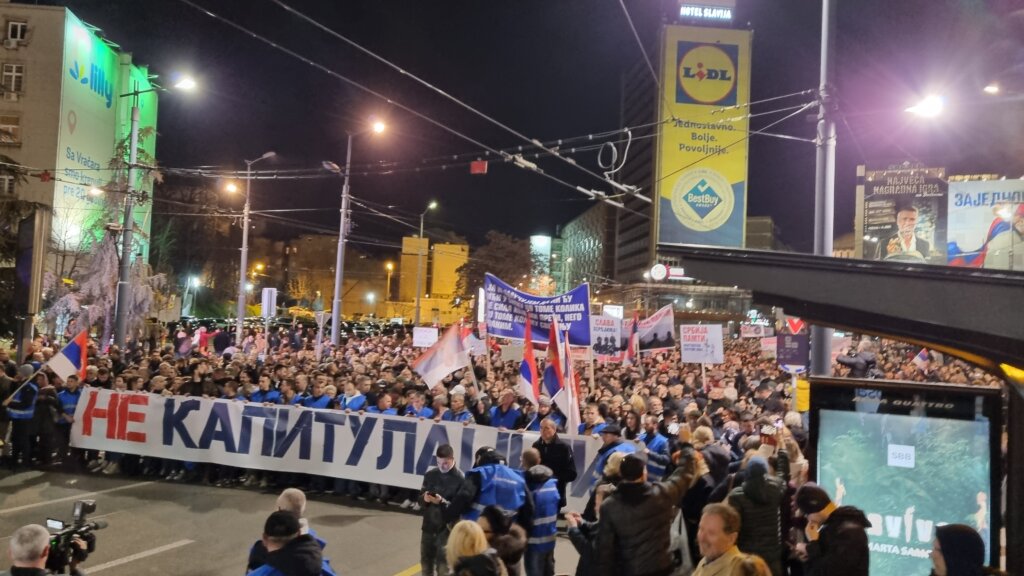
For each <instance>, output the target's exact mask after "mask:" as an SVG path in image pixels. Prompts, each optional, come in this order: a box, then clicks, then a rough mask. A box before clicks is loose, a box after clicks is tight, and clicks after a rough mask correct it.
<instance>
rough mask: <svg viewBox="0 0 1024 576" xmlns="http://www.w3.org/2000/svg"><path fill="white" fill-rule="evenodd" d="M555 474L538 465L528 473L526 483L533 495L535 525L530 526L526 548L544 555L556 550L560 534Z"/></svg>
mask: <svg viewBox="0 0 1024 576" xmlns="http://www.w3.org/2000/svg"><path fill="white" fill-rule="evenodd" d="M553 475H554V472H552V471H551V469H550V468H548V467H547V466H544V465H537V466H534V467H533V468H530V469H529V470H527V472H526V481H527V484H528V485H529V486H530V492H532V493H533V523H532V524H531V525H530V533H529V537H528V538H527V540H526V546H527V548H528V549H529V550H530V551H531V552H537V553H544V552H551V551H554V549H555V536H556V535H557V534H558V525H557V521H558V509H559V508H560V506H559V498H560V496H559V494H558V480H557V479H556V478H553V477H552V476H553Z"/></svg>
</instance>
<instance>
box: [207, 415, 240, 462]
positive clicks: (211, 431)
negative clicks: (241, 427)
mask: <svg viewBox="0 0 1024 576" xmlns="http://www.w3.org/2000/svg"><path fill="white" fill-rule="evenodd" d="M215 441H216V442H223V443H224V450H225V451H227V452H238V449H237V448H235V434H234V432H233V431H232V430H231V416H230V415H229V414H228V405H227V404H214V405H213V407H212V408H211V409H210V417H209V418H208V419H207V420H206V427H205V428H203V433H202V435H200V436H199V447H200V448H202V449H203V450H209V449H210V444H211V443H212V442H215Z"/></svg>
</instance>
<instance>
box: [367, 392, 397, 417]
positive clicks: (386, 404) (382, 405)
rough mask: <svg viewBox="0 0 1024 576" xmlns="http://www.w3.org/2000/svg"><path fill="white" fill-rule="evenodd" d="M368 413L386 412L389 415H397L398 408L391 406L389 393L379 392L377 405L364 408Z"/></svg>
mask: <svg viewBox="0 0 1024 576" xmlns="http://www.w3.org/2000/svg"><path fill="white" fill-rule="evenodd" d="M366 411H367V412H369V413H370V414H388V415H390V416H398V410H396V409H394V408H392V407H391V394H387V393H384V394H381V395H380V396H379V397H378V398H377V405H376V406H370V407H369V408H367V409H366Z"/></svg>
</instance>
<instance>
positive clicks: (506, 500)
mask: <svg viewBox="0 0 1024 576" xmlns="http://www.w3.org/2000/svg"><path fill="white" fill-rule="evenodd" d="M469 473H470V474H479V475H480V494H479V495H478V496H477V498H476V502H474V503H473V506H472V508H470V509H469V510H468V511H467V512H466V513H465V514H463V515H462V518H463V519H465V520H474V521H475V520H476V519H477V518H479V517H480V513H481V512H483V511H484V508H486V507H488V506H497V507H498V508H500V509H501V510H502V511H503V512H505V513H506V514H508V515H510V516H512V517H513V519H514V518H515V517H516V516H518V515H519V509H520V508H522V507H523V504H526V481H525V480H523V476H522V475H521V474H520V473H519V472H517V471H515V470H513V469H511V468H509V467H508V466H505V465H504V464H487V465H486V466H480V467H477V468H473V469H472V470H470V471H469Z"/></svg>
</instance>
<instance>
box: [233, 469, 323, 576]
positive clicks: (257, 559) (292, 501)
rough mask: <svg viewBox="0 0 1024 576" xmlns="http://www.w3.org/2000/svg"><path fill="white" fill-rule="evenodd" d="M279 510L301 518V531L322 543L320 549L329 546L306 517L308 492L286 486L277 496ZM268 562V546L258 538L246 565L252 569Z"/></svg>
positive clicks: (248, 568) (249, 569) (250, 549)
mask: <svg viewBox="0 0 1024 576" xmlns="http://www.w3.org/2000/svg"><path fill="white" fill-rule="evenodd" d="M275 504H276V505H277V511H278V512H291V513H292V514H294V515H295V516H297V517H298V518H299V532H300V533H301V534H309V535H310V536H312V537H313V539H314V540H316V542H317V544H319V545H320V549H321V550H323V549H324V548H326V547H327V541H326V540H324V539H323V538H320V536H318V535H317V533H316V530H313V528H312V527H311V526H310V525H309V521H308V520H307V519H306V494H305V493H304V492H303V491H302V490H299V489H298V488H285V489H284V491H282V492H281V494H280V495H278V497H277V502H276V503H275ZM266 563H267V547H266V546H265V545H264V543H263V540H262V539H261V540H257V541H256V542H255V543H254V544H253V545H252V547H251V548H249V563H248V566H247V567H246V571H251V570H255V569H257V568H259V567H260V566H263V565H264V564H266Z"/></svg>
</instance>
